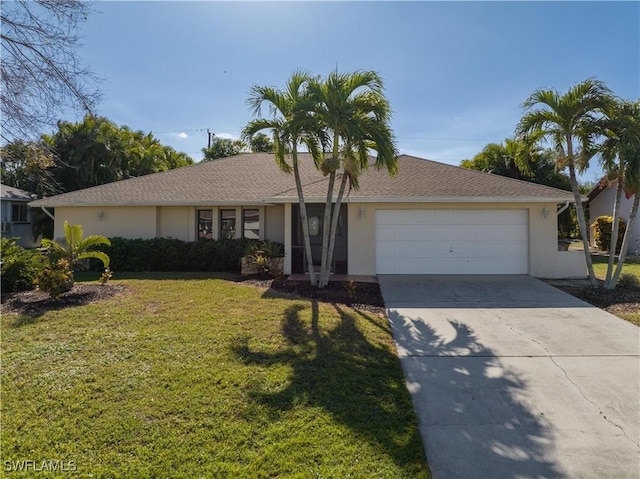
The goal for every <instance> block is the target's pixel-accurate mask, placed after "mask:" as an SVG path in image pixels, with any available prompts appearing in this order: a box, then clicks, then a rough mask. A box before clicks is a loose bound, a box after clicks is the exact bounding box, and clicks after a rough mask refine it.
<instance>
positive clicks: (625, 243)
mask: <svg viewBox="0 0 640 479" xmlns="http://www.w3.org/2000/svg"><path fill="white" fill-rule="evenodd" d="M638 204H640V194H638V193H636V194H635V196H634V198H633V206H632V207H631V213H630V214H629V222H628V223H627V227H626V228H625V230H624V238H623V239H622V247H621V248H620V256H619V257H618V265H617V266H616V272H615V273H614V274H613V277H612V278H611V281H610V282H609V283H608V284H605V288H607V289H613V288H615V285H616V284H617V283H618V279H620V273H622V266H623V265H624V260H625V258H626V256H627V251H628V250H629V244H630V243H631V235H632V234H633V230H634V229H635V227H636V217H637V215H638Z"/></svg>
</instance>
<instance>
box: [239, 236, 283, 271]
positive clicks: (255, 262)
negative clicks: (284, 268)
mask: <svg viewBox="0 0 640 479" xmlns="http://www.w3.org/2000/svg"><path fill="white" fill-rule="evenodd" d="M244 256H245V258H247V262H248V263H249V265H250V266H253V267H254V268H255V269H256V271H258V273H260V274H265V273H272V274H274V275H275V276H279V275H280V274H281V271H278V268H277V267H276V264H275V261H274V260H275V259H276V258H282V257H283V256H284V246H283V245H282V244H281V243H276V242H275V241H259V242H253V243H250V244H248V245H247V246H246V248H245V250H244Z"/></svg>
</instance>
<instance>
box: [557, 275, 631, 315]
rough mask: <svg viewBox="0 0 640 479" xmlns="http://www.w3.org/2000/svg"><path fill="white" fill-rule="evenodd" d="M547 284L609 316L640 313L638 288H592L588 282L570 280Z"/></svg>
mask: <svg viewBox="0 0 640 479" xmlns="http://www.w3.org/2000/svg"><path fill="white" fill-rule="evenodd" d="M547 283H549V284H550V285H551V286H554V287H556V288H558V289H560V290H562V291H564V292H565V293H569V294H570V295H572V296H575V297H576V298H579V299H581V300H583V301H585V302H587V303H589V304H592V305H594V306H596V307H598V308H600V309H604V310H605V311H608V312H610V313H611V314H620V313H639V312H640V289H638V288H622V287H617V288H616V289H604V288H593V287H591V284H590V283H589V282H588V281H571V280H566V281H564V280H549V281H547Z"/></svg>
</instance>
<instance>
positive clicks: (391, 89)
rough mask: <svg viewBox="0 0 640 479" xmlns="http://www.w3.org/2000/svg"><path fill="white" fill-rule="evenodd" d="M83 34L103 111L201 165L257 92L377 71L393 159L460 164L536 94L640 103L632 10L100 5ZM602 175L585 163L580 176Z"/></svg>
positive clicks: (572, 5) (593, 6) (636, 23)
mask: <svg viewBox="0 0 640 479" xmlns="http://www.w3.org/2000/svg"><path fill="white" fill-rule="evenodd" d="M93 9H94V10H95V12H94V13H93V14H92V15H91V16H90V18H89V20H88V21H87V22H86V23H85V25H84V27H83V31H82V32H81V34H82V36H83V37H84V38H83V43H84V48H83V50H82V51H81V55H82V57H83V58H84V59H85V60H86V61H87V63H89V64H90V66H91V67H92V69H93V70H94V71H95V73H97V74H98V75H99V76H101V77H103V78H104V79H105V81H104V83H103V84H102V89H103V91H104V99H103V101H102V103H101V104H100V107H99V111H98V113H100V114H101V115H104V116H106V117H107V118H109V119H111V120H113V121H115V122H116V123H118V124H120V125H128V126H129V127H131V128H133V129H136V130H143V131H145V132H148V131H152V132H153V133H154V134H155V135H156V136H157V137H158V138H160V140H161V141H162V142H163V143H165V144H169V145H171V146H173V147H174V148H176V149H177V150H179V151H184V152H186V153H188V154H189V155H191V156H192V157H193V158H194V159H195V160H196V161H197V160H199V159H200V158H201V157H202V155H201V149H202V147H204V146H206V142H207V133H206V129H207V128H208V129H210V130H211V131H213V132H214V133H216V134H217V135H219V136H221V137H238V136H239V133H240V130H241V129H242V127H243V126H244V125H245V124H246V123H247V122H248V121H249V120H250V119H251V118H252V117H251V114H250V112H249V110H248V108H247V106H246V99H247V97H248V93H249V90H250V88H251V86H252V85H254V84H258V85H268V86H275V87H278V88H282V87H284V85H285V82H286V80H287V79H288V78H289V76H290V74H291V73H292V72H293V71H294V70H296V69H306V70H309V71H310V72H312V73H315V74H326V73H328V72H330V71H331V70H332V69H334V68H336V66H337V67H338V69H339V70H340V71H352V70H356V69H364V70H375V71H377V72H378V73H379V74H380V75H381V76H382V78H383V79H384V81H385V87H386V94H387V97H388V99H389V100H390V102H391V106H392V109H393V121H392V126H393V128H394V131H395V134H396V137H397V141H398V147H399V150H400V152H401V153H407V154H413V155H417V156H421V157H424V158H429V159H433V160H437V161H442V162H445V163H451V164H459V163H460V161H461V160H462V159H464V158H470V157H472V156H473V155H475V154H476V153H477V152H478V151H480V150H481V149H482V147H483V146H484V145H486V144H487V143H489V142H500V141H502V140H503V139H504V138H505V137H508V136H511V135H512V134H513V129H514V126H515V125H516V123H517V122H518V120H519V118H520V116H521V114H522V109H521V104H522V102H523V101H524V100H525V98H526V97H527V96H528V95H529V94H530V93H531V92H533V91H534V90H535V89H537V88H541V87H544V88H556V89H558V90H560V91H563V90H566V89H567V88H568V87H570V86H571V85H572V84H574V83H576V82H579V81H581V80H584V79H586V78H588V77H596V78H598V79H600V80H602V81H604V82H605V83H606V84H607V85H608V86H609V87H610V88H611V89H612V90H613V91H614V93H615V94H617V95H618V96H620V97H623V98H627V99H637V98H638V97H640V3H639V2H621V3H616V2H563V3H560V2H349V3H347V2H323V3H315V2H97V3H95V4H94V5H93ZM598 175H599V172H598V169H597V167H595V166H594V167H592V168H591V169H590V170H589V172H588V173H587V174H586V175H585V176H584V179H585V180H592V179H595V178H596V176H598Z"/></svg>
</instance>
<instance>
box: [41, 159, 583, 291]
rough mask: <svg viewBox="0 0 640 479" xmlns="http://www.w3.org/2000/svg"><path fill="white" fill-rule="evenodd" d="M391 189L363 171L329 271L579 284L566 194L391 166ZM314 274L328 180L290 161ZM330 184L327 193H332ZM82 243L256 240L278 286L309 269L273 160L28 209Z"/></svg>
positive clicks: (287, 180) (405, 164)
mask: <svg viewBox="0 0 640 479" xmlns="http://www.w3.org/2000/svg"><path fill="white" fill-rule="evenodd" d="M398 161H399V171H398V175H397V176H396V177H389V175H388V173H387V172H386V171H384V170H380V171H378V170H376V169H375V168H370V169H369V170H367V171H366V172H363V174H362V176H361V178H360V187H361V188H360V190H358V191H351V192H350V194H348V195H346V194H345V198H344V204H343V206H342V216H341V218H340V222H339V225H338V235H337V239H336V246H335V263H334V265H333V271H334V272H336V273H342V274H345V273H346V274H351V275H375V274H394V273H408V274H420V273H424V274H529V275H532V276H536V277H548V278H558V277H585V276H586V267H585V262H584V256H583V254H582V252H576V251H558V245H557V215H556V211H557V209H558V207H559V206H560V205H561V206H564V205H567V204H568V203H570V202H572V201H573V195H572V194H571V192H567V191H562V190H558V189H555V188H550V187H546V186H541V185H537V184H534V183H528V182H524V181H519V180H514V179H511V178H506V177H501V176H497V175H492V174H489V173H483V172H479V171H475V170H468V169H464V168H459V167H456V166H451V165H446V164H442V163H437V162H434V161H429V160H423V159H420V158H415V157H412V156H407V155H401V156H400V157H399V159H398ZM300 164H301V177H302V182H303V185H304V192H305V199H306V202H307V211H308V216H309V230H310V234H311V243H312V250H313V256H314V261H313V263H314V265H313V266H314V267H315V268H316V269H317V268H318V267H319V262H320V253H321V243H322V226H323V224H322V218H323V210H324V206H323V204H324V201H325V195H326V185H327V178H326V177H324V176H322V174H321V173H320V172H318V171H317V170H316V169H315V168H314V167H313V163H312V161H311V158H310V157H309V156H308V154H303V155H301V158H300ZM337 183H339V181H336V184H337ZM31 205H32V206H34V207H36V206H37V207H41V206H44V207H46V208H55V218H56V219H55V236H56V237H58V236H62V235H63V230H62V225H63V223H64V221H65V220H68V221H69V222H70V223H72V224H74V223H80V224H82V225H83V227H84V231H85V232H86V233H87V234H100V235H105V236H109V237H114V236H122V237H127V238H154V237H173V238H179V239H181V240H185V241H196V240H203V241H206V240H207V239H209V238H212V239H217V238H222V237H226V238H242V237H247V238H259V239H268V240H272V241H278V242H281V243H283V244H284V246H285V264H284V272H285V274H290V273H303V272H305V271H308V270H309V269H310V266H309V265H307V264H306V260H305V258H304V254H303V240H302V228H301V222H300V216H299V208H298V199H297V196H296V188H295V182H294V178H293V175H287V174H285V173H283V172H281V171H280V170H279V169H278V167H277V166H276V164H275V161H274V159H273V155H271V154H268V153H253V154H241V155H237V156H233V157H229V158H223V159H218V160H214V161H210V162H203V163H198V164H195V165H192V166H188V167H184V168H178V169H174V170H170V171H166V172H161V173H155V174H151V175H147V176H142V177H139V178H132V179H127V180H123V181H118V182H115V183H110V184H106V185H101V186H96V187H93V188H88V189H85V190H80V191H74V192H70V193H66V194H62V195H58V196H53V197H51V198H46V199H41V200H37V201H35V202H33V203H31Z"/></svg>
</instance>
